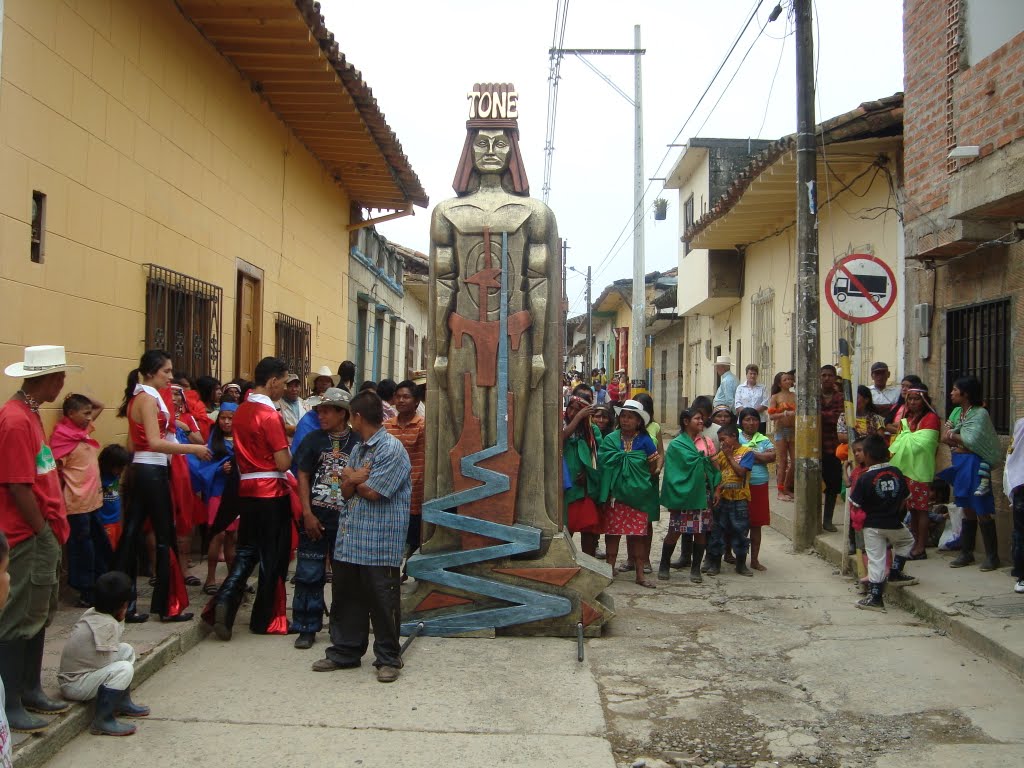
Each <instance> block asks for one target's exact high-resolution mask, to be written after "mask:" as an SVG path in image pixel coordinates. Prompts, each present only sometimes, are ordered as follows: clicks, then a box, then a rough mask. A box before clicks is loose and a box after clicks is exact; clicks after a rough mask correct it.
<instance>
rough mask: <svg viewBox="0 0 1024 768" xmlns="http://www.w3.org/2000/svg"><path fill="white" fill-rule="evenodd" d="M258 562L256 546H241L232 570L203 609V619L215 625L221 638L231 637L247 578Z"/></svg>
mask: <svg viewBox="0 0 1024 768" xmlns="http://www.w3.org/2000/svg"><path fill="white" fill-rule="evenodd" d="M258 563H259V553H258V552H257V551H256V547H251V546H249V547H239V548H238V549H237V550H236V551H235V564H234V566H233V567H232V568H231V572H230V573H229V574H228V576H227V578H226V579H224V582H223V583H222V584H221V585H220V589H218V590H217V594H216V595H214V597H213V599H212V600H211V601H210V604H209V605H208V606H207V607H206V609H205V610H204V611H203V620H204V621H207V622H208V623H209V624H210V625H211V626H212V627H213V631H214V633H215V634H216V635H217V637H218V638H220V639H221V640H225V641H227V640H230V639H231V632H232V629H233V627H234V625H235V616H236V615H237V614H238V609H239V607H240V606H241V605H242V598H243V597H244V596H245V585H246V580H247V579H248V578H249V575H250V574H251V573H252V572H253V569H254V568H255V567H256V565H257V564H258Z"/></svg>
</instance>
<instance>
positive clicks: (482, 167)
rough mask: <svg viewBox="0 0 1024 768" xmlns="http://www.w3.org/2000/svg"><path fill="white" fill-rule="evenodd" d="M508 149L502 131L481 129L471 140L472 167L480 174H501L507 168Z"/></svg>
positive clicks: (507, 140) (507, 143)
mask: <svg viewBox="0 0 1024 768" xmlns="http://www.w3.org/2000/svg"><path fill="white" fill-rule="evenodd" d="M510 148H511V142H510V141H509V139H508V135H507V134H506V133H505V132H504V131H500V130H499V131H492V130H483V129H482V130H480V131H478V132H477V135H476V138H475V139H474V140H473V165H474V167H476V169H477V170H478V171H480V173H501V172H502V171H504V170H505V169H506V168H508V153H509V149H510Z"/></svg>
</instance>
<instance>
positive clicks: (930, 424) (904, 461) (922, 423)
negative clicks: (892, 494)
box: [889, 383, 942, 560]
mask: <svg viewBox="0 0 1024 768" xmlns="http://www.w3.org/2000/svg"><path fill="white" fill-rule="evenodd" d="M903 397H904V407H903V409H902V410H903V413H902V416H901V418H900V420H899V423H898V426H899V428H900V431H899V432H898V433H897V434H896V437H894V438H893V441H892V445H890V446H889V453H890V454H892V458H891V459H890V462H889V463H891V464H892V465H893V466H894V467H896V468H897V469H899V470H900V471H901V472H902V473H903V476H904V477H905V478H906V479H907V490H909V491H910V496H909V498H908V499H907V508H908V509H909V510H910V530H911V532H912V533H913V534H914V546H913V548H912V549H911V550H910V554H909V555H908V556H907V559H908V560H926V559H927V558H928V554H927V553H926V552H925V547H926V546H927V544H928V525H929V522H928V508H929V507H930V506H931V490H932V488H931V485H932V481H933V480H934V479H935V451H936V449H937V448H938V447H939V430H940V429H942V422H941V421H939V416H938V414H937V413H935V409H934V408H932V404H931V402H929V400H928V387H926V386H925V385H924V384H923V383H921V384H916V385H912V386H911V387H910V388H908V389H907V390H905V392H904V395H903Z"/></svg>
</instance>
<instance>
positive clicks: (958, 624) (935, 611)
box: [771, 492, 1024, 680]
mask: <svg viewBox="0 0 1024 768" xmlns="http://www.w3.org/2000/svg"><path fill="white" fill-rule="evenodd" d="M771 505H772V527H773V528H775V529H776V530H778V531H779V532H780V533H782V534H783V535H785V536H787V537H789V538H790V539H792V534H793V523H792V521H793V504H792V502H784V501H779V500H778V499H777V498H776V497H775V493H774V492H772V494H771ZM838 511H839V510H837V516H838ZM837 525H838V524H837ZM842 538H843V534H842V532H841V530H840V532H839V533H822V534H819V535H818V537H817V539H816V540H815V547H814V548H815V550H816V552H817V553H818V554H819V555H820V556H821V557H822V558H824V559H825V560H826V561H828V562H830V563H832V564H833V565H835V566H836V567H837V568H838V567H839V566H840V565H841V563H842V557H843V553H844V552H845V547H843V541H842ZM975 555H976V557H977V558H978V560H979V561H980V560H981V554H980V544H979V551H978V552H975ZM955 556H956V553H955V552H940V551H939V550H937V549H929V550H928V559H927V560H915V561H913V562H910V563H908V564H907V573H909V574H911V575H913V576H914V577H915V578H917V579H920V580H921V583H920V584H918V585H917V586H913V587H903V588H901V589H889V590H886V593H885V600H886V603H887V604H891V605H896V606H899V607H901V608H904V609H905V610H908V611H911V612H912V613H915V614H917V615H918V616H920V617H921V618H922V619H924V620H925V621H928V622H929V623H931V624H932V625H934V626H935V627H936V628H938V629H941V630H943V631H945V632H947V633H949V636H950V637H952V638H953V639H954V640H956V641H957V642H958V643H960V644H961V645H963V646H965V647H966V648H968V649H970V650H971V651H974V652H976V653H980V654H982V655H983V656H985V657H986V658H988V659H990V660H991V661H993V662H995V663H997V664H999V665H1001V666H1003V667H1005V668H1006V669H1007V670H1008V671H1009V672H1011V673H1012V674H1013V675H1015V676H1016V677H1017V678H1019V679H1021V680H1024V595H1018V594H1015V593H1014V591H1013V585H1014V581H1013V580H1012V579H1011V577H1010V568H1009V566H1008V564H1006V563H1004V564H1003V567H1002V568H1000V569H999V570H997V571H992V572H991V573H982V572H981V571H980V570H978V566H977V565H974V566H968V567H967V568H950V567H949V563H950V561H951V560H952V559H953V558H954V557H955ZM850 578H853V577H852V576H851V577H850Z"/></svg>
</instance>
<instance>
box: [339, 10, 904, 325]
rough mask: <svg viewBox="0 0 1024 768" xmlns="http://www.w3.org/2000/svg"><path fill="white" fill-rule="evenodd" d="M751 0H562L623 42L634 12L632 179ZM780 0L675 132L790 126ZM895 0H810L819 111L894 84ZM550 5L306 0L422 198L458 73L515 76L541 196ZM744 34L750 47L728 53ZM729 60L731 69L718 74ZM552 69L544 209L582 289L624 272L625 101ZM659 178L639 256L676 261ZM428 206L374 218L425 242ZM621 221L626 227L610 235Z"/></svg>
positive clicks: (453, 125) (626, 75) (408, 240)
mask: <svg viewBox="0 0 1024 768" xmlns="http://www.w3.org/2000/svg"><path fill="white" fill-rule="evenodd" d="M758 4H759V3H758V0H714V1H713V2H709V1H708V0H632V2H622V0H610V1H606V0H570V1H569V3H568V14H567V19H566V22H567V23H566V27H565V40H564V44H563V45H564V47H566V48H631V47H632V46H633V25H634V24H639V25H640V27H641V34H642V46H643V47H644V48H645V49H646V50H647V53H646V55H645V56H644V57H643V108H644V145H645V148H644V166H645V172H644V178H645V185H646V180H647V179H648V178H650V177H654V176H658V177H664V176H666V175H668V172H669V170H670V169H671V168H672V165H673V164H674V163H675V160H676V158H677V157H678V153H679V152H680V151H681V150H679V149H673V150H671V152H670V154H669V156H668V157H667V159H664V162H662V161H663V158H664V157H665V153H666V151H668V147H667V145H668V144H669V143H670V142H672V140H673V139H674V138H675V136H676V134H677V133H678V132H679V131H680V129H681V128H683V123H684V121H685V120H686V118H687V116H688V115H689V113H690V111H691V110H692V109H693V108H694V105H696V103H697V100H698V99H699V98H700V95H701V93H702V92H703V90H704V88H705V87H707V84H708V82H709V81H710V80H711V77H712V75H713V74H714V72H715V70H716V69H717V67H718V65H719V64H720V63H721V61H722V58H723V57H724V56H725V54H726V52H727V51H728V49H729V47H730V45H731V44H732V42H733V40H734V39H735V37H736V35H737V34H738V33H739V31H740V29H741V27H742V26H743V24H744V22H745V21H746V20H747V18H748V17H749V15H750V14H751V12H752V11H753V9H754V8H755V6H757V5H758ZM790 5H791V0H786V2H784V3H783V6H784V8H785V11H784V13H783V15H782V16H780V18H779V19H778V20H777V21H775V22H772V23H770V24H768V26H767V28H766V29H765V31H764V34H762V35H761V36H760V38H758V31H759V30H760V29H761V27H762V26H763V25H764V24H765V22H766V21H767V19H768V16H769V14H770V12H771V9H772V7H773V6H774V2H772V0H763V1H762V2H761V3H760V9H759V11H758V18H757V19H755V21H754V22H753V23H752V24H751V26H750V28H749V29H748V31H747V33H746V35H745V36H744V37H743V38H742V39H741V40H740V42H739V44H738V45H737V46H736V51H735V53H734V54H733V56H732V58H731V59H730V60H729V62H728V63H727V64H726V66H725V69H724V70H723V72H722V74H721V75H720V76H719V77H718V79H717V80H716V81H715V84H714V86H713V87H712V89H711V91H710V93H709V94H708V96H707V97H706V98H705V100H704V102H703V103H702V104H701V106H700V108H699V109H698V110H697V113H696V115H695V116H694V118H693V119H692V120H691V121H690V122H689V123H688V124H687V125H686V128H685V130H684V131H683V134H682V136H681V137H680V139H679V141H680V142H685V141H686V140H687V139H689V138H690V137H693V136H704V137H711V136H714V137H731V138H765V139H777V138H780V137H782V136H784V135H786V134H788V133H792V132H793V131H794V130H795V127H796V107H795V74H794V71H795V69H794V45H793V41H794V38H793V35H792V31H793V28H792V12H791V8H790V7H789V6H790ZM902 5H903V4H902V3H901V2H898V0H856V2H852V1H851V0H818V1H817V2H816V4H815V13H816V14H817V31H816V34H815V53H816V56H818V57H819V63H818V67H819V69H818V108H817V120H818V121H819V122H820V121H821V120H823V119H826V118H828V117H832V116H834V115H837V114H841V113H843V112H846V111H848V110H850V109H853V108H854V107H856V106H857V105H858V104H860V103H862V102H864V101H869V100H872V99H877V98H880V97H883V96H889V95H891V94H893V93H895V92H897V91H901V90H902V89H903V52H902ZM555 7H556V3H555V0H521V1H520V2H518V3H505V4H496V5H489V4H485V3H481V2H479V0H477V2H467V1H465V0H445V2H433V3H431V2H423V1H422V0H391V1H390V2H388V3H384V4H381V3H353V2H351V1H350V0H321V8H322V12H323V15H324V18H325V19H326V21H327V26H328V27H329V28H330V29H331V30H332V31H333V32H334V34H335V37H336V38H337V40H338V42H339V45H340V48H341V50H342V51H343V52H344V53H345V55H346V56H347V57H348V60H349V61H350V62H351V63H352V64H353V65H354V66H355V67H356V68H357V69H359V70H360V71H361V72H362V74H363V77H364V79H365V81H366V82H367V84H368V85H369V86H370V87H371V88H372V89H373V93H374V95H375V96H376V98H377V101H378V104H379V105H380V108H381V110H382V111H383V112H384V114H385V116H386V117H387V121H388V124H389V125H390V126H391V128H392V129H393V130H394V131H395V133H396V134H397V136H398V138H399V140H400V141H401V143H402V147H403V148H404V150H405V153H406V155H407V156H408V157H409V159H410V161H411V163H412V167H413V169H414V170H415V171H416V172H417V174H419V177H420V180H421V182H422V183H423V186H424V187H425V188H426V191H427V194H429V195H430V202H431V205H433V204H435V203H437V202H439V201H440V200H444V199H446V198H449V197H452V196H453V194H454V193H453V192H452V187H451V183H452V178H453V176H454V175H455V167H456V165H457V163H458V159H459V152H460V151H461V148H462V142H463V141H464V139H465V121H466V116H467V109H468V106H467V101H466V92H467V91H469V90H470V89H471V88H472V85H473V83H474V82H512V83H514V84H515V86H516V89H517V90H518V91H519V132H520V147H521V150H522V154H523V159H524V161H525V162H526V168H527V173H528V176H529V180H530V192H531V194H532V195H533V196H534V197H537V198H540V197H541V189H542V186H543V181H544V136H545V120H546V116H547V98H548V71H549V57H548V49H549V48H550V47H551V43H552V37H553V33H554V21H555ZM755 40H756V42H755ZM751 43H753V48H752V49H750V53H749V56H748V57H747V59H746V61H745V62H744V63H743V65H742V66H741V67H740V66H739V63H740V59H741V58H742V56H743V54H744V53H746V52H747V50H748V48H750V46H751ZM590 61H591V62H592V63H594V64H595V65H596V66H597V67H598V68H599V69H601V70H602V71H603V72H604V73H605V74H607V75H608V76H609V77H610V78H611V79H612V80H614V81H615V82H616V84H618V86H619V87H620V88H622V90H624V91H626V92H627V93H630V94H632V91H633V59H632V57H625V56H601V57H591V58H590ZM737 67H739V69H738V72H737ZM776 72H777V75H776ZM733 73H736V77H735V79H734V80H733V82H732V84H731V85H729V86H728V89H727V90H726V83H728V81H729V78H730V77H731V76H732V75H733ZM561 75H562V76H561V80H560V83H559V97H558V112H557V121H556V132H555V141H554V146H555V152H554V164H553V173H552V178H551V197H550V201H549V204H550V206H551V208H552V209H553V210H554V213H555V216H556V217H557V219H558V229H559V234H560V235H561V236H562V237H563V238H564V239H566V240H567V241H568V244H569V246H570V248H569V256H568V262H569V264H570V265H572V266H574V267H576V268H578V269H581V270H583V271H584V272H585V271H586V267H587V265H592V266H593V267H594V268H595V275H594V296H595V297H596V296H597V295H598V294H599V293H600V291H601V290H602V289H603V287H604V286H605V285H607V284H608V283H609V282H611V281H613V280H616V279H619V278H624V277H630V276H631V275H632V258H633V250H632V237H631V236H630V233H631V232H632V226H631V225H629V226H626V225H627V222H629V220H630V216H631V213H632V210H633V167H634V164H633V108H632V107H631V106H630V105H629V103H628V102H626V101H625V100H624V99H623V98H622V97H621V96H620V95H619V94H617V93H615V91H613V90H612V89H611V88H610V87H609V86H608V85H607V84H606V83H605V82H603V81H602V80H601V79H600V78H599V77H598V76H597V75H595V74H594V73H593V72H592V71H590V70H589V69H588V68H587V67H586V66H585V65H584V64H583V63H582V62H580V61H579V60H578V59H576V58H575V57H566V58H565V59H564V60H563V63H562V69H561ZM773 80H774V86H773ZM723 91H725V94H724V96H723V97H722V99H721V102H720V103H719V104H718V106H717V107H714V104H715V102H716V101H718V99H719V96H721V95H722V93H723ZM713 107H714V109H713V111H712V108H713ZM705 120H706V121H707V122H706V124H705ZM702 126H703V127H702ZM659 163H661V165H660V166H659ZM661 189H662V182H660V181H655V182H653V183H652V185H651V188H650V190H649V191H648V193H647V196H646V199H645V202H646V205H647V213H646V216H645V239H646V267H647V271H651V270H655V269H659V270H665V269H669V268H671V267H673V266H676V264H677V261H678V253H679V242H678V238H677V235H676V232H677V227H678V224H677V221H678V214H679V211H678V207H679V206H678V200H677V198H676V196H675V195H674V194H672V192H671V191H670V192H667V193H666V194H665V195H664V196H665V197H667V198H668V200H669V211H668V220H667V221H663V222H655V221H654V218H653V214H652V213H651V205H652V203H653V201H654V199H655V198H656V197H658V196H659V194H658V193H659V192H660V191H661ZM429 214H430V211H429V209H428V210H426V211H424V210H422V209H417V213H416V215H415V216H414V217H407V218H404V219H399V220H397V221H395V222H389V223H385V224H382V225H380V226H379V227H378V231H380V232H381V233H382V234H383V235H384V236H385V237H387V238H389V239H391V240H393V241H395V242H399V243H401V244H403V245H406V246H409V247H412V248H415V249H417V250H420V251H423V252H424V253H426V252H427V251H428V248H429V221H430V216H429ZM623 227H626V231H625V233H624V234H623V236H622V237H621V238H619V240H618V242H616V238H617V237H618V236H619V233H620V231H621V230H622V229H623ZM620 246H621V248H620ZM610 254H611V255H610ZM599 266H600V269H598V267H599ZM683 279H685V275H684V276H683ZM583 285H584V281H583V279H582V278H580V277H579V276H578V275H573V274H572V273H570V277H569V280H568V285H567V294H568V297H569V302H570V304H571V305H572V306H571V307H570V314H578V313H580V312H582V311H585V303H584V301H583V296H582V292H583Z"/></svg>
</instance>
